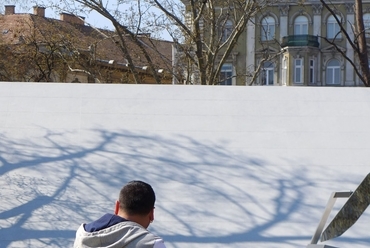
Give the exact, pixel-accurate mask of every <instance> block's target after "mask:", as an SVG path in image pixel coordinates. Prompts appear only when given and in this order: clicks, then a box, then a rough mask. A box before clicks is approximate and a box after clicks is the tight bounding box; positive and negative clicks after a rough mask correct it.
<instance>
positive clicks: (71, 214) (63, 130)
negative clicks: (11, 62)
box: [0, 83, 370, 248]
mask: <svg viewBox="0 0 370 248" xmlns="http://www.w3.org/2000/svg"><path fill="white" fill-rule="evenodd" d="M369 123H370V91H369V89H365V88H328V87H325V88H303V87H227V86H205V87H203V86H172V85H168V86H158V85H153V86H147V85H146V86H144V85H95V84H89V85H88V84H48V83H46V84H32V83H0V187H1V191H0V199H1V204H0V247H6V248H8V247H71V245H72V243H73V239H74V233H75V230H76V229H77V227H78V226H79V224H80V223H82V222H89V221H92V220H94V219H96V218H98V217H100V215H102V214H104V213H106V212H112V211H113V204H114V201H115V200H116V198H117V195H118V191H119V189H120V188H121V186H122V185H123V184H124V183H126V182H127V181H130V180H133V179H141V180H145V181H147V182H149V183H151V184H152V185H153V187H154V189H155V191H156V193H157V199H158V200H157V204H156V220H155V221H154V223H153V224H152V225H151V226H150V229H151V230H152V231H153V232H155V233H156V234H158V235H160V236H162V237H163V238H164V239H165V241H166V244H167V247H170V248H175V247H176V248H183V247H184V248H190V247H191V248H194V247H202V248H208V247H209V248H214V247H233V248H235V247H266V248H267V247H268V248H280V247H281V248H290V247H292V248H293V247H294V248H297V247H305V246H306V245H307V244H308V243H309V241H310V239H311V236H312V235H313V233H314V231H315V228H316V226H317V224H318V221H319V219H320V218H321V214H322V212H323V210H324V208H325V205H326V202H327V200H328V197H329V195H330V193H331V192H333V191H349V190H355V189H356V187H357V185H358V184H359V183H360V182H361V181H362V179H363V178H364V177H365V176H366V175H367V173H369V171H370V163H369V158H370V155H369V154H370V153H369V147H370V129H369ZM343 202H344V201H342V200H339V201H337V204H336V205H335V207H336V211H338V209H339V208H340V207H341V206H342V204H343ZM369 223H370V214H369V211H367V212H365V214H364V215H363V216H362V218H361V219H360V220H359V221H358V222H357V223H356V224H355V225H354V226H353V228H352V229H350V230H349V231H348V232H346V233H345V234H344V235H343V237H340V238H338V239H335V240H331V241H328V242H326V243H327V244H329V245H337V246H339V247H351V248H360V247H368V246H369V244H370V233H369V232H368V226H369Z"/></svg>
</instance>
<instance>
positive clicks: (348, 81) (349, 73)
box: [344, 3, 355, 86]
mask: <svg viewBox="0 0 370 248" xmlns="http://www.w3.org/2000/svg"><path fill="white" fill-rule="evenodd" d="M345 6H346V9H347V20H346V22H345V23H346V27H345V28H346V31H347V33H348V35H349V37H350V38H351V40H354V34H353V32H352V26H351V25H352V23H355V9H354V4H353V3H346V4H345ZM346 55H347V57H348V58H349V59H350V60H352V61H354V59H355V56H354V51H353V48H352V46H351V45H350V44H349V42H348V40H346ZM345 63H346V68H345V74H346V75H345V77H346V78H345V82H344V85H345V86H354V85H355V81H354V69H353V66H352V65H351V63H350V62H348V60H346V62H345Z"/></svg>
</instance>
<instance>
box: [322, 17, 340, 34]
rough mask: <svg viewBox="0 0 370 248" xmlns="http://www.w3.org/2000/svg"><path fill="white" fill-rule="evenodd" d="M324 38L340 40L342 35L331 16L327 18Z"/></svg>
mask: <svg viewBox="0 0 370 248" xmlns="http://www.w3.org/2000/svg"><path fill="white" fill-rule="evenodd" d="M326 28H327V29H326V37H327V38H329V39H333V38H334V37H336V38H342V34H341V33H340V27H339V24H338V22H337V20H335V17H334V16H333V15H331V16H329V18H328V21H327V23H326Z"/></svg>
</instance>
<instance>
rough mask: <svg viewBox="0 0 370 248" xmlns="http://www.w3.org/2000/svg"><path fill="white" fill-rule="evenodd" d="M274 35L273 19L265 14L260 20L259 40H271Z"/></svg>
mask: <svg viewBox="0 0 370 248" xmlns="http://www.w3.org/2000/svg"><path fill="white" fill-rule="evenodd" d="M274 37H275V19H274V18H273V17H272V16H266V17H265V18H263V19H262V22H261V40H263V41H265V40H272V39H274Z"/></svg>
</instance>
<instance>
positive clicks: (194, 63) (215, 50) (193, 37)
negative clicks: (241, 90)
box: [153, 0, 276, 85]
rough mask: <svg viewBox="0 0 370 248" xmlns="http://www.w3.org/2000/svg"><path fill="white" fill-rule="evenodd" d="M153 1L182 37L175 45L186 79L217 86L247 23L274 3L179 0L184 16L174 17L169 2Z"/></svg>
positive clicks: (174, 14) (239, 0)
mask: <svg viewBox="0 0 370 248" xmlns="http://www.w3.org/2000/svg"><path fill="white" fill-rule="evenodd" d="M153 2H154V3H155V4H156V6H157V7H158V8H159V9H160V10H161V11H162V12H163V13H164V14H165V15H166V17H167V18H169V20H170V21H171V22H172V23H173V24H174V25H176V26H177V27H178V28H179V29H180V30H181V31H182V34H183V35H184V37H185V38H184V41H183V43H181V42H178V43H177V44H176V45H177V46H178V47H179V50H180V51H181V52H182V53H183V55H184V57H185V61H186V62H185V64H186V65H187V66H188V67H187V69H188V72H187V73H188V77H187V79H186V80H191V79H190V76H189V75H190V74H191V75H192V76H194V75H195V76H196V77H198V81H199V82H200V84H202V85H213V84H219V82H220V79H219V75H220V72H221V69H222V65H223V64H224V63H225V62H226V61H227V60H230V59H231V57H232V56H233V52H234V51H235V48H236V46H237V45H238V43H240V42H241V40H240V37H241V35H242V34H244V32H245V31H246V27H247V24H248V22H250V21H251V20H252V19H253V18H254V17H255V16H256V15H257V14H258V13H259V12H260V11H261V10H262V9H263V8H265V7H266V6H267V5H268V4H272V3H274V2H276V1H256V0H225V1H217V0H204V1H196V0H183V1H182V2H183V4H184V5H185V9H184V10H183V11H184V13H183V14H185V16H181V15H180V16H179V15H176V12H175V11H173V4H172V3H171V2H169V1H160V0H153ZM179 12H180V11H178V12H177V13H179ZM176 41H177V40H175V42H176ZM244 42H246V41H244ZM243 76H244V77H245V76H246V75H243Z"/></svg>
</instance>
